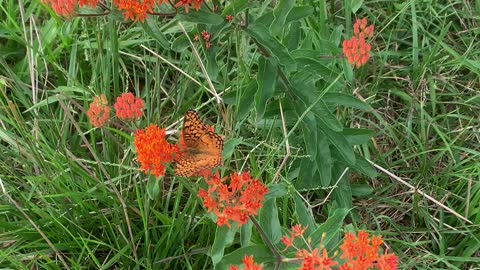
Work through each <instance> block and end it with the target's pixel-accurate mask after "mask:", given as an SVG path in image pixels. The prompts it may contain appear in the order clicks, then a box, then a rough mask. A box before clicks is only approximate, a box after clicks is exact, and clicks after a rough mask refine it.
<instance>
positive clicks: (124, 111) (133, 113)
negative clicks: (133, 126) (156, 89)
mask: <svg viewBox="0 0 480 270" xmlns="http://www.w3.org/2000/svg"><path fill="white" fill-rule="evenodd" d="M143 106H144V105H143V100H141V99H140V98H135V96H133V94H132V93H130V92H129V93H123V94H122V95H121V96H119V97H117V102H115V104H114V105H113V107H114V108H115V112H116V115H117V117H118V118H119V119H121V120H123V121H132V120H135V119H136V118H140V117H142V110H143Z"/></svg>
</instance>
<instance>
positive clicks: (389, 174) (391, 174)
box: [367, 159, 473, 224]
mask: <svg viewBox="0 0 480 270" xmlns="http://www.w3.org/2000/svg"><path fill="white" fill-rule="evenodd" d="M367 161H368V162H370V164H372V165H373V166H374V167H375V168H377V169H378V170H380V171H382V172H383V173H385V174H387V175H388V176H390V177H391V178H393V179H395V180H397V181H398V182H400V183H401V184H403V185H405V186H407V187H408V188H410V189H411V190H412V191H413V192H415V193H418V194H420V195H422V196H423V197H425V198H427V199H428V200H430V201H432V202H433V203H435V204H436V205H438V206H440V207H441V208H443V209H445V210H446V211H447V212H449V213H450V214H452V215H454V216H456V217H458V218H459V219H461V220H463V221H465V222H467V223H468V224H473V222H471V221H470V220H468V219H467V218H465V217H463V216H462V215H460V214H459V213H457V212H456V211H455V210H453V209H451V208H449V207H448V206H446V205H445V204H443V203H441V202H439V201H438V200H436V199H435V198H433V197H432V196H430V195H428V194H426V193H425V192H423V191H421V190H418V189H417V188H416V187H414V186H413V185H411V184H409V183H408V182H407V181H405V180H403V179H402V178H400V177H398V176H396V175H395V174H393V173H391V172H389V171H388V170H387V169H384V168H383V167H381V166H380V165H378V164H376V163H374V162H372V161H370V160H368V159H367Z"/></svg>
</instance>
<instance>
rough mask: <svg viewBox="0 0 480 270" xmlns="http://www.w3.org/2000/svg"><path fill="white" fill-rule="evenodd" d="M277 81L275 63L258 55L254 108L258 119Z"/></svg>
mask: <svg viewBox="0 0 480 270" xmlns="http://www.w3.org/2000/svg"><path fill="white" fill-rule="evenodd" d="M276 82H277V76H276V69H275V65H273V64H272V62H271V61H269V60H268V59H265V58H264V57H260V59H259V61H258V73H257V84H258V89H257V93H256V94H255V109H256V111H257V117H258V119H262V118H263V114H264V113H265V108H266V106H267V102H268V100H269V99H270V98H271V97H273V93H274V91H275V85H276Z"/></svg>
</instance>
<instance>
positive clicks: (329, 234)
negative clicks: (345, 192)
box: [310, 208, 350, 247]
mask: <svg viewBox="0 0 480 270" xmlns="http://www.w3.org/2000/svg"><path fill="white" fill-rule="evenodd" d="M348 212H350V210H349V209H347V208H338V209H336V210H335V211H334V212H333V214H332V215H331V216H329V217H328V219H327V220H326V221H325V222H324V223H322V224H321V225H320V226H318V228H317V229H316V230H315V232H314V233H312V234H311V235H310V237H311V239H312V246H314V247H315V246H318V245H320V242H321V241H322V235H324V234H325V238H324V239H323V245H324V246H326V245H327V244H328V243H329V242H330V241H331V240H332V239H333V237H335V235H336V234H337V233H338V232H339V231H340V229H341V228H342V227H343V221H344V220H345V217H346V216H347V214H348Z"/></svg>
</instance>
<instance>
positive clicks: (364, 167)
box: [349, 154, 378, 178]
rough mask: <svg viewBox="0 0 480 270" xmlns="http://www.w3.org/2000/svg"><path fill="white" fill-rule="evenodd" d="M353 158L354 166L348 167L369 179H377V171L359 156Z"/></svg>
mask: <svg viewBox="0 0 480 270" xmlns="http://www.w3.org/2000/svg"><path fill="white" fill-rule="evenodd" d="M355 157H356V160H355V164H353V165H351V164H349V166H351V167H352V168H353V169H355V170H356V171H358V172H360V173H363V174H364V175H366V176H368V177H370V178H373V177H377V175H378V174H377V171H376V170H375V169H374V168H373V166H372V165H371V164H370V162H368V161H367V160H366V159H365V158H364V157H362V156H360V155H357V154H355Z"/></svg>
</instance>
